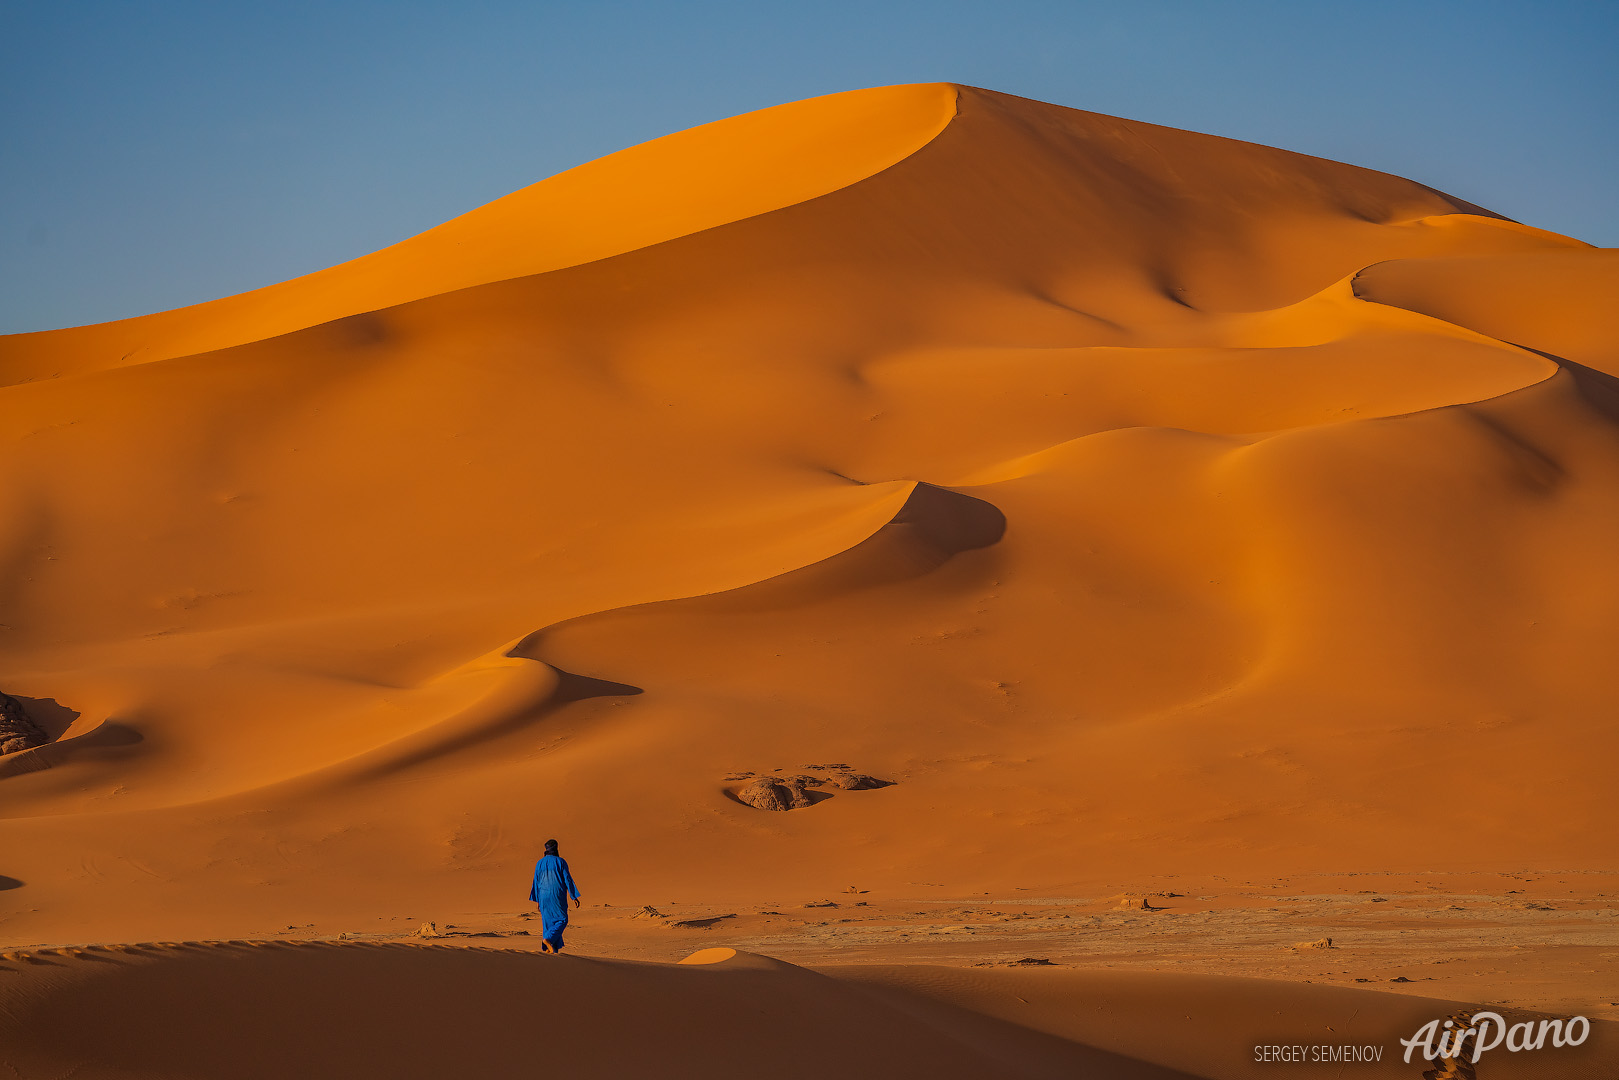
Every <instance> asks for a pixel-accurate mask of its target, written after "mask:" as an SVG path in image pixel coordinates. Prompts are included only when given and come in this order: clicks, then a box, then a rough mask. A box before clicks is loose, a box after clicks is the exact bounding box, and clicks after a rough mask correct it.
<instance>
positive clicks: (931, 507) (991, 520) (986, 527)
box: [889, 484, 1006, 555]
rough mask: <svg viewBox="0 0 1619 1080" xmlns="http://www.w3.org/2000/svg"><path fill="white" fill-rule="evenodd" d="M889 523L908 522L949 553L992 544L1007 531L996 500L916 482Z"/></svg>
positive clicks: (958, 552)
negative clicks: (986, 500) (976, 497)
mask: <svg viewBox="0 0 1619 1080" xmlns="http://www.w3.org/2000/svg"><path fill="white" fill-rule="evenodd" d="M889 524H891V525H909V526H910V527H911V528H912V529H914V530H915V531H916V532H917V533H918V535H920V536H921V537H922V538H923V539H925V540H927V541H928V542H929V543H930V544H932V545H933V546H934V547H937V548H938V549H939V550H940V551H942V552H945V553H946V554H949V555H959V554H961V553H962V552H963V551H974V550H976V549H978V548H986V547H989V546H990V545H992V544H997V543H999V542H1000V539H1001V537H1003V536H1005V535H1006V515H1005V514H1003V513H1001V511H1000V509H999V508H997V507H996V506H995V505H994V504H992V503H987V502H985V501H984V500H983V499H975V498H973V497H972V496H971V495H963V494H961V493H960V492H959V491H951V490H949V489H948V488H941V487H934V486H933V485H932V484H917V485H916V490H915V491H913V492H911V497H910V498H909V499H906V500H905V505H904V506H903V507H901V508H900V512H899V513H898V514H896V515H894V520H893V521H892V522H890V523H889Z"/></svg>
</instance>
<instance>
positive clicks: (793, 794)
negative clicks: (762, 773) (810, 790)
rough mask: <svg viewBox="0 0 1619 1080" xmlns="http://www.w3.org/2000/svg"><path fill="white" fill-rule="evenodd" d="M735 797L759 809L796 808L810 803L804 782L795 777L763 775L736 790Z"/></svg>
mask: <svg viewBox="0 0 1619 1080" xmlns="http://www.w3.org/2000/svg"><path fill="white" fill-rule="evenodd" d="M736 797H737V798H738V799H739V800H740V801H742V802H745V803H747V804H748V805H749V806H752V807H754V808H756V809H759V810H798V809H800V808H802V807H805V806H808V805H810V797H809V795H807V794H806V793H805V791H804V783H803V781H801V780H797V779H786V780H783V779H777V778H775V777H763V778H761V779H758V780H755V781H753V783H751V784H749V785H747V786H746V787H744V788H743V789H742V790H741V791H738V792H737V793H736Z"/></svg>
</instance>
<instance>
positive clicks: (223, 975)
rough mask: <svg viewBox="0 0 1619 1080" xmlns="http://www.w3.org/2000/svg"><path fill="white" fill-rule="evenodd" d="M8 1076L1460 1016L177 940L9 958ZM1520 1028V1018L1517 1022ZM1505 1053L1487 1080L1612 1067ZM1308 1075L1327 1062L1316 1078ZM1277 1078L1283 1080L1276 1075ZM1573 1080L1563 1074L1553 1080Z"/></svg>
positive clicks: (339, 1071) (1161, 1069)
mask: <svg viewBox="0 0 1619 1080" xmlns="http://www.w3.org/2000/svg"><path fill="white" fill-rule="evenodd" d="M0 976H3V979H0V1035H3V1038H0V1062H3V1063H4V1064H6V1065H8V1066H10V1068H11V1069H12V1070H13V1071H14V1073H15V1074H16V1075H18V1076H20V1077H24V1078H28V1080H34V1078H42V1077H47V1076H60V1075H63V1074H64V1073H68V1074H71V1075H73V1076H76V1077H84V1078H86V1080H97V1078H102V1077H120V1078H135V1077H152V1078H154V1080H156V1078H162V1080H169V1078H172V1077H177V1076H185V1077H194V1078H197V1080H206V1078H213V1077H219V1078H222V1080H223V1078H231V1080H236V1078H258V1077H263V1078H266V1080H280V1078H282V1077H288V1076H301V1077H310V1078H324V1077H333V1078H336V1077H352V1076H387V1077H391V1078H397V1080H408V1078H413V1077H423V1078H441V1077H446V1076H480V1077H503V1076H518V1075H531V1074H532V1073H534V1072H535V1071H536V1070H538V1071H540V1072H542V1073H546V1074H550V1073H553V1072H562V1073H566V1074H567V1075H569V1076H582V1077H624V1076H659V1077H688V1076H689V1077H699V1076H745V1075H753V1074H756V1073H758V1072H768V1073H769V1074H770V1075H773V1076H783V1077H818V1076H825V1075H828V1074H829V1073H830V1074H835V1075H838V1076H847V1077H894V1076H928V1077H943V1078H948V1077H958V1076H959V1077H1008V1078H1012V1077H1016V1078H1042V1080H1044V1078H1053V1080H1055V1078H1066V1077H1074V1076H1085V1077H1093V1078H1095V1080H1172V1078H1175V1077H1210V1078H1237V1077H1250V1076H1266V1075H1270V1076H1275V1075H1304V1074H1305V1073H1306V1072H1307V1071H1309V1069H1310V1066H1308V1065H1303V1066H1294V1067H1292V1068H1288V1067H1287V1066H1278V1065H1277V1064H1275V1063H1274V1062H1272V1063H1255V1061H1254V1047H1255V1046H1256V1045H1278V1044H1292V1045H1300V1044H1302V1045H1306V1046H1315V1045H1320V1044H1327V1045H1339V1046H1342V1045H1357V1046H1375V1047H1378V1048H1380V1049H1381V1050H1382V1052H1383V1060H1381V1061H1378V1062H1357V1063H1355V1064H1354V1065H1353V1066H1352V1067H1353V1068H1354V1069H1355V1075H1361V1076H1406V1077H1409V1076H1414V1075H1416V1073H1417V1072H1418V1071H1420V1070H1421V1069H1422V1068H1423V1067H1424V1066H1423V1065H1420V1064H1419V1065H1414V1066H1413V1065H1412V1064H1407V1063H1405V1062H1403V1061H1402V1060H1401V1053H1402V1050H1401V1048H1400V1047H1399V1046H1398V1044H1397V1042H1396V1040H1397V1039H1399V1038H1405V1037H1409V1036H1410V1035H1411V1033H1413V1032H1414V1031H1416V1029H1417V1028H1418V1027H1419V1026H1421V1025H1422V1024H1424V1023H1426V1022H1427V1021H1428V1020H1431V1019H1435V1018H1441V1017H1444V1016H1446V1015H1447V1014H1449V1013H1452V1012H1455V1011H1456V1009H1457V1008H1458V1006H1457V1005H1456V1003H1454V1002H1443V1001H1434V1000H1430V999H1426V998H1414V997H1401V996H1397V995H1392V994H1381V993H1375V992H1370V991H1359V990H1342V989H1334V988H1327V987H1297V986H1291V985H1288V984H1284V983H1276V982H1268V981H1263V980H1256V979H1222V978H1219V977H1212V976H1201V977H1200V976H1176V975H1141V974H1135V975H1130V974H1122V973H1116V972H1047V971H1039V972H1032V971H1031V972H1010V971H991V972H982V973H980V972H974V971H962V970H959V969H949V968H934V967H864V968H828V969H824V971H823V972H815V971H810V970H807V969H805V968H801V967H795V966H793V965H791V964H786V963H782V962H781V961H777V960H772V959H770V958H768V957H764V956H756V955H752V954H748V953H738V952H734V951H733V950H731V949H725V948H715V949H707V950H704V951H702V952H699V953H695V954H693V955H692V956H690V957H688V958H687V960H685V961H683V962H682V963H680V964H646V963H633V962H628V961H613V960H591V959H581V958H576V957H571V956H562V957H548V956H540V955H535V954H532V953H515V952H502V951H499V950H486V949H466V948H447V947H442V946H440V947H433V946H411V945H383V946H364V945H355V944H347V945H339V944H333V943H296V942H249V941H234V942H182V943H164V944H148V945H135V946H114V947H96V948H90V949H62V950H46V951H39V952H30V953H8V954H4V955H0ZM1509 1019H1513V1020H1516V1017H1511V1018H1509ZM1612 1027H1613V1025H1611V1024H1609V1023H1606V1022H1604V1021H1597V1022H1596V1024H1595V1025H1594V1030H1593V1031H1592V1033H1591V1035H1590V1037H1589V1038H1588V1039H1587V1040H1586V1041H1585V1043H1584V1044H1583V1045H1582V1046H1580V1047H1579V1048H1564V1049H1561V1050H1546V1051H1542V1052H1541V1053H1540V1054H1538V1055H1537V1054H1534V1053H1529V1054H1523V1053H1519V1054H1508V1053H1505V1052H1501V1053H1493V1054H1490V1055H1489V1058H1488V1068H1489V1070H1490V1071H1489V1073H1488V1075H1491V1076H1500V1077H1503V1078H1511V1077H1526V1078H1527V1077H1541V1076H1551V1075H1553V1074H1552V1073H1548V1072H1545V1071H1544V1070H1543V1068H1542V1066H1543V1065H1546V1064H1548V1062H1546V1061H1545V1060H1543V1059H1547V1058H1552V1059H1555V1064H1556V1066H1557V1067H1559V1068H1562V1069H1564V1070H1567V1069H1570V1068H1573V1069H1576V1070H1579V1069H1587V1070H1595V1071H1594V1072H1592V1075H1598V1074H1600V1073H1601V1069H1602V1067H1603V1066H1604V1065H1611V1064H1612V1063H1613V1062H1614V1061H1615V1060H1616V1058H1615V1055H1614V1046H1613V1040H1614V1038H1615V1036H1614V1032H1613V1030H1612ZM1315 1068H1316V1069H1317V1070H1320V1069H1322V1068H1331V1066H1320V1065H1317V1066H1315ZM1279 1070H1280V1071H1279ZM1560 1075H1563V1076H1569V1075H1573V1074H1571V1073H1568V1072H1566V1071H1565V1072H1563V1073H1561V1074H1560Z"/></svg>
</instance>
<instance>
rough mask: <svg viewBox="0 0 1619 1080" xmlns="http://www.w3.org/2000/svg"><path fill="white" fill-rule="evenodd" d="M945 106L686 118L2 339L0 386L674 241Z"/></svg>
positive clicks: (794, 197) (791, 199) (839, 182)
mask: <svg viewBox="0 0 1619 1080" xmlns="http://www.w3.org/2000/svg"><path fill="white" fill-rule="evenodd" d="M955 114H956V88H955V87H954V86H953V85H951V84H948V83H918V84H909V85H901V86H887V87H876V88H872V89H867V90H853V91H848V92H845V93H839V94H829V95H826V96H824V97H817V98H809V99H807V100H803V101H795V102H791V103H788V104H785V105H777V106H774V107H772V108H768V109H761V110H758V111H756V112H751V113H746V114H743V115H741V116H736V117H732V118H730V119H726V120H720V121H716V122H714V123H710V124H703V125H700V126H698V127H694V128H688V129H686V130H684V131H680V132H676V133H675V134H672V135H666V136H663V137H662V138H658V139H653V140H651V141H649V142H645V143H641V144H639V145H637V146H632V147H630V148H628V149H625V150H620V151H618V152H617V153H613V154H608V155H607V156H605V157H602V158H597V159H595V160H593V161H590V162H587V163H585V164H583V165H580V166H577V167H575V168H573V169H569V170H567V171H566V172H562V173H558V174H557V175H556V176H552V177H549V178H547V179H545V180H541V181H539V182H537V183H535V184H532V185H530V186H529V187H526V188H523V189H522V190H520V191H517V192H514V193H513V194H511V195H507V196H505V197H504V198H500V199H496V200H495V201H493V202H491V203H488V204H485V205H484V206H481V207H479V208H478V209H476V210H473V211H470V212H469V213H466V214H463V215H461V216H460V217H458V218H455V219H453V220H451V221H448V222H446V223H444V224H443V225H439V226H437V227H435V228H432V229H429V230H427V231H426V232H424V233H421V234H419V235H417V236H414V237H412V238H410V239H408V240H405V241H403V242H401V243H398V244H395V245H393V246H392V247H388V248H384V249H382V250H381V251H377V252H374V253H372V254H370V255H365V256H362V257H360V258H358V259H354V260H352V261H350V262H346V263H343V264H341V265H338V266H334V267H331V268H329V269H326V270H321V271H317V272H316V273H313V274H309V275H306V276H304V277H300V278H294V279H292V280H290V281H286V282H282V283H279V284H276V285H270V286H267V287H265V288H262V289H255V290H253V291H251V292H246V293H240V294H237V295H234V296H228V297H224V298H222V299H219V300H213V301H209V302H206V303H203V304H197V305H193V306H190V307H184V308H176V309H174V310H171V311H164V312H159V313H157V314H153V315H145V316H139V317H136V318H132V319H123V320H119V321H116V322H109V323H100V324H96V325H92V326H84V327H75V328H71V329H66V330H47V331H39V332H36V333H29V334H15V335H9V336H7V337H4V338H0V382H4V383H15V382H18V381H24V380H29V379H35V378H51V377H54V376H56V375H67V374H72V373H77V372H83V371H94V370H102V369H105V368H110V367H123V366H126V365H131V364H140V363H149V362H151V361H155V360H164V359H169V358H173V357H177V356H188V355H191V354H194V353H201V352H211V351H214V350H218V349H224V348H229V347H232V346H235V345H242V344H246V343H248V342H251V341H258V340H262V339H264V338H270V337H278V336H280V335H282V334H287V333H291V332H292V331H295V330H300V329H303V328H305V327H309V326H315V325H317V324H320V323H326V322H331V321H333V320H336V319H341V318H345V317H347V316H351V315H358V314H361V313H364V312H368V311H375V310H378V309H380V308H386V307H393V306H395V305H398V304H402V303H407V302H409V301H411V300H419V299H423V298H425V297H428V296H435V295H438V294H440V293H445V292H453V291H456V290H459V289H465V288H470V287H472V286H476V285H483V284H487V283H489V282H494V281H502V280H507V279H510V278H519V277H527V276H531V275H534V274H542V273H548V272H550V271H553V270H560V269H564V268H566V267H570V266H578V265H581V264H583V263H588V262H595V261H597V260H600V259H605V258H609V257H611V256H613V255H620V254H623V253H625V252H628V251H633V250H636V249H638V248H643V247H648V246H651V245H653V244H659V243H663V242H665V241H668V240H673V239H676V238H678V237H681V236H688V235H690V234H692V233H696V232H701V231H703V230H705V229H711V228H714V227H715V226H718V225H724V224H727V223H729V222H733V221H739V220H742V219H744V218H749V217H755V216H758V215H760V214H765V213H768V212H770V211H772V210H777V209H780V208H782V207H786V206H792V205H795V204H797V203H801V202H805V201H807V200H810V199H814V198H817V197H819V196H822V195H826V194H828V193H830V192H833V191H837V190H839V189H840V188H844V187H848V186H849V185H851V184H855V183H858V182H859V181H861V180H864V179H866V178H867V177H870V176H873V175H875V174H876V173H879V172H881V171H883V170H884V169H887V168H888V167H890V166H892V165H894V164H895V163H896V162H899V161H902V160H904V159H905V158H907V157H909V156H910V155H911V154H913V153H915V152H916V151H917V150H918V149H920V148H921V147H922V146H925V145H926V144H927V143H928V142H930V141H932V140H933V139H934V138H935V137H936V136H937V135H938V134H939V133H940V132H941V131H943V130H944V129H945V127H946V126H947V125H948V124H949V123H950V121H951V119H953V118H954V116H955Z"/></svg>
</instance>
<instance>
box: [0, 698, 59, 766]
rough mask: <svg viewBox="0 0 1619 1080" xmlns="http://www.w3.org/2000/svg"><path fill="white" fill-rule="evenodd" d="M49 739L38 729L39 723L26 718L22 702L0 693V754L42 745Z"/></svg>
mask: <svg viewBox="0 0 1619 1080" xmlns="http://www.w3.org/2000/svg"><path fill="white" fill-rule="evenodd" d="M49 741H50V740H49V739H47V738H46V737H45V733H44V732H43V731H41V730H39V725H38V724H36V723H34V722H33V721H32V720H30V719H29V718H28V714H27V713H26V712H24V711H23V707H22V702H20V701H18V700H17V699H16V698H14V697H10V696H9V695H6V694H0V754H14V753H16V752H17V751H19V750H31V749H33V748H34V747H36V746H44V745H45V744H46V743H47V742H49Z"/></svg>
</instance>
